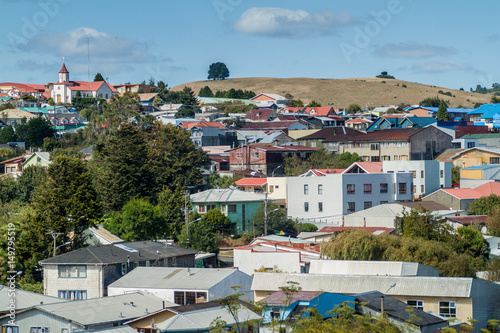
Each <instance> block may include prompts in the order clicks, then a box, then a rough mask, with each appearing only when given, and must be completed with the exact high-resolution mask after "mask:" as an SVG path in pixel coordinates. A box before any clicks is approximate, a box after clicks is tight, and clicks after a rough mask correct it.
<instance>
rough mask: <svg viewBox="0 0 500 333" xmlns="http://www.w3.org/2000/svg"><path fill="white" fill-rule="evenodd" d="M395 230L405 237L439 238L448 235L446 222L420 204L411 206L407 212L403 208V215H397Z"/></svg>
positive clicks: (448, 230)
mask: <svg viewBox="0 0 500 333" xmlns="http://www.w3.org/2000/svg"><path fill="white" fill-rule="evenodd" d="M396 230H397V232H398V233H399V234H400V235H403V236H406V237H410V238H417V237H418V238H423V239H427V240H440V239H443V238H444V237H446V236H449V235H450V229H449V226H448V225H447V224H446V222H445V221H444V220H443V219H442V218H441V217H436V216H435V215H434V214H432V212H431V211H430V210H428V209H425V208H423V207H422V206H420V207H418V208H412V209H411V210H410V211H409V212H408V211H407V210H403V215H402V216H400V217H398V225H397V226H396Z"/></svg>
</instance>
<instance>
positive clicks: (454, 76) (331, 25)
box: [0, 0, 500, 90]
mask: <svg viewBox="0 0 500 333" xmlns="http://www.w3.org/2000/svg"><path fill="white" fill-rule="evenodd" d="M499 9H500V3H498V2H496V1H493V0H491V1H480V2H473V1H463V0H454V1H453V0H442V1H426V0H420V1H417V0H413V1H412V0H384V1H379V0H372V1H331V0H328V1H327V0H315V1H308V2H306V1H303V0H302V1H296V0H287V1H269V0H266V1H249V0H184V1H173V0H157V1H156V0H155V1H148V0H145V1H137V0H135V1H128V0H124V1H102V0H101V1H94V0H85V1H76V0H40V1H35V0H2V13H3V15H2V33H1V37H0V81H2V82H22V83H27V82H31V83H47V82H54V81H56V80H57V73H58V71H59V69H60V67H61V63H62V58H63V57H65V62H66V66H67V68H68V70H69V71H70V79H72V80H82V81H83V80H87V78H88V76H89V75H88V72H89V71H88V65H87V57H88V54H89V55H90V77H91V79H93V77H94V75H95V73H97V72H100V73H102V74H103V76H104V77H105V78H108V80H109V82H110V83H112V84H119V83H125V82H132V83H137V82H141V81H142V80H144V79H146V80H147V79H149V78H150V77H153V78H154V79H155V80H156V81H158V80H163V81H164V82H166V83H168V85H169V86H175V85H177V84H181V83H185V82H189V81H195V80H204V79H206V77H207V70H208V67H209V65H210V64H211V63H213V62H217V61H221V62H224V63H225V64H226V65H227V67H228V68H229V70H230V73H231V78H237V77H281V78H286V77H312V78H352V77H374V76H375V75H377V74H379V73H380V72H381V71H387V72H389V74H392V75H394V76H395V77H396V78H398V79H402V80H406V81H411V82H419V83H426V84H432V85H436V86H443V87H446V88H451V89H459V88H461V87H463V88H464V89H466V90H468V89H469V88H470V87H474V88H475V87H476V85H477V84H481V85H482V86H487V87H491V85H492V83H494V82H500V68H499V66H497V63H498V54H499V53H500V52H499V51H500V32H498V28H497V22H498V13H499ZM87 41H88V42H89V44H88V45H87ZM88 46H89V49H90V52H87V47H88Z"/></svg>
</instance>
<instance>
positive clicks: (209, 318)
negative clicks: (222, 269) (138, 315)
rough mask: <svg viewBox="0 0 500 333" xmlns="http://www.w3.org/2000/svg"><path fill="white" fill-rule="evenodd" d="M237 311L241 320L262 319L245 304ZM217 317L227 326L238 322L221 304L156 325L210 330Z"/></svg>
mask: <svg viewBox="0 0 500 333" xmlns="http://www.w3.org/2000/svg"><path fill="white" fill-rule="evenodd" d="M236 312H237V318H238V320H239V322H245V321H250V320H259V319H262V317H261V316H259V315H258V314H256V313H255V312H253V311H251V310H249V309H248V308H246V307H245V306H241V307H239V308H238V309H237V310H236ZM217 317H219V318H220V319H221V320H223V321H225V322H226V326H231V325H234V324H236V321H235V319H234V317H233V316H232V315H231V314H230V313H229V311H228V310H227V309H226V308H225V307H222V306H219V307H213V308H208V309H201V310H197V311H191V312H183V313H179V314H177V315H175V316H174V317H171V318H169V319H167V320H165V321H164V322H162V323H159V324H157V325H155V326H156V327H157V328H158V329H160V330H164V331H165V332H167V331H168V332H190V331H195V332H199V331H208V329H209V327H210V324H211V323H212V322H213V321H214V319H215V318H217Z"/></svg>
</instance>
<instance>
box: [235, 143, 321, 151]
mask: <svg viewBox="0 0 500 333" xmlns="http://www.w3.org/2000/svg"><path fill="white" fill-rule="evenodd" d="M247 146H248V147H250V148H254V149H259V150H263V151H273V152H284V153H286V152H294V151H310V152H314V151H317V150H318V149H316V148H311V147H306V146H295V145H292V146H277V145H274V144H272V143H252V144H249V145H247ZM240 149H241V147H236V148H233V149H230V150H228V151H232V150H240Z"/></svg>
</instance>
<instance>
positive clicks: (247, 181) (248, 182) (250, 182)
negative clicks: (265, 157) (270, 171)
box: [234, 177, 267, 187]
mask: <svg viewBox="0 0 500 333" xmlns="http://www.w3.org/2000/svg"><path fill="white" fill-rule="evenodd" d="M234 183H235V184H236V185H237V186H240V187H253V186H262V185H264V184H266V183H267V178H247V177H245V178H241V179H238V180H237V181H235V182H234Z"/></svg>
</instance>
